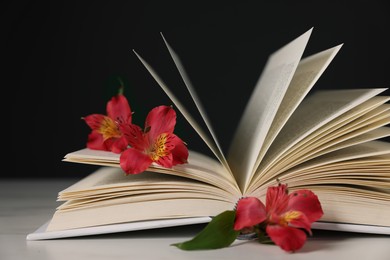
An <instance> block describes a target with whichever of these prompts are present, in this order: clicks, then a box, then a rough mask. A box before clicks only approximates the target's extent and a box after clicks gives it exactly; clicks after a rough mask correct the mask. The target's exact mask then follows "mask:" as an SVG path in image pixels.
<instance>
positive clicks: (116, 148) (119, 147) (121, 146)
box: [107, 136, 127, 153]
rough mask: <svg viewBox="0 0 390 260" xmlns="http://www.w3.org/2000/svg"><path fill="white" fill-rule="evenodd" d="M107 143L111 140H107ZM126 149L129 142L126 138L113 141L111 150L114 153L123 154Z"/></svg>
mask: <svg viewBox="0 0 390 260" xmlns="http://www.w3.org/2000/svg"><path fill="white" fill-rule="evenodd" d="M107 141H109V140H107ZM126 149H127V140H126V138H125V137H124V136H122V137H121V138H118V139H115V140H113V142H112V145H111V148H110V150H111V151H112V152H113V153H121V152H123V151H124V150H126Z"/></svg>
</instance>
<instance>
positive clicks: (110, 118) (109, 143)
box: [83, 91, 132, 153]
mask: <svg viewBox="0 0 390 260" xmlns="http://www.w3.org/2000/svg"><path fill="white" fill-rule="evenodd" d="M106 111H107V115H102V114H91V115H88V116H86V117H84V118H83V119H84V120H85V122H86V123H87V125H88V126H89V127H90V128H91V129H92V131H91V133H90V134H89V135H88V141H87V147H88V148H90V149H94V150H104V151H111V152H114V153H121V152H122V151H124V150H125V149H126V148H127V146H128V143H127V140H126V138H125V137H124V136H123V134H122V132H121V130H120V129H121V127H120V126H121V125H122V124H131V120H132V119H131V118H132V112H131V108H130V105H129V103H128V101H127V98H126V97H125V96H124V95H123V94H122V91H119V93H118V94H117V95H116V96H114V97H112V98H111V100H110V101H108V102H107V105H106Z"/></svg>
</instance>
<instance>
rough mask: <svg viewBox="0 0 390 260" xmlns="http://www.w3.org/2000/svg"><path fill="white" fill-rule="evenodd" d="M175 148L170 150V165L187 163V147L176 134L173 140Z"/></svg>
mask: <svg viewBox="0 0 390 260" xmlns="http://www.w3.org/2000/svg"><path fill="white" fill-rule="evenodd" d="M172 141H173V142H174V143H175V148H174V149H173V150H172V157H173V158H172V159H173V160H172V165H176V164H183V163H187V162H188V161H187V160H188V149H187V146H186V145H185V144H184V142H183V141H182V140H181V139H180V138H179V137H178V136H176V138H175V139H174V140H172Z"/></svg>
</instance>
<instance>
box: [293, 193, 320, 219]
mask: <svg viewBox="0 0 390 260" xmlns="http://www.w3.org/2000/svg"><path fill="white" fill-rule="evenodd" d="M286 210H295V211H300V212H302V213H303V214H305V215H306V217H307V218H308V221H309V222H310V223H312V222H314V221H317V220H319V219H320V218H321V217H322V215H323V214H324V212H323V211H322V207H321V203H320V201H319V200H318V197H317V195H315V194H314V193H313V192H312V191H311V190H297V191H294V192H292V193H291V194H290V195H289V202H288V206H287V208H286Z"/></svg>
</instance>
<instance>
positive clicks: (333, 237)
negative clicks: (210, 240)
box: [0, 179, 390, 260]
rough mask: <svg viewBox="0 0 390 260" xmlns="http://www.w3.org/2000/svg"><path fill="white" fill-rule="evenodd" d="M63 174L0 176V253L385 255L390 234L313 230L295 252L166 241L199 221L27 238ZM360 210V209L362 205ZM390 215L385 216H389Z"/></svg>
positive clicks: (62, 184)
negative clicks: (186, 246) (193, 247)
mask: <svg viewBox="0 0 390 260" xmlns="http://www.w3.org/2000/svg"><path fill="white" fill-rule="evenodd" d="M75 181H76V180H75V179H66V180H42V179H41V180H40V179H38V180H24V179H20V180H17V179H14V180H9V179H7V180H3V179H0V259H1V260H8V259H10V260H11V259H12V260H19V259H32V260H34V259H39V260H45V259H51V260H53V259H54V260H55V259H66V260H73V259H74V260H79V259H93V260H99V259H224V260H227V259H310V260H320V259H326V260H332V259H337V260H338V259H342V260H347V259H354V260H364V259H367V260H376V259H377V260H390V236H388V235H375V234H359V233H347V232H336V231H323V230H313V236H312V237H310V238H309V239H308V241H307V242H306V244H305V245H304V247H303V248H302V249H301V250H300V251H298V252H296V253H293V254H291V253H287V252H284V251H283V250H281V249H280V248H279V247H277V246H275V245H261V244H259V243H257V242H256V241H236V242H235V243H234V244H233V245H231V246H230V247H229V248H223V249H218V250H204V251H182V250H180V249H177V248H176V247H173V246H170V244H172V243H177V242H182V241H185V240H188V239H190V238H191V237H193V236H194V235H195V234H196V233H197V232H199V231H200V230H201V229H202V228H203V227H204V224H199V225H193V226H184V227H174V228H163V229H158V230H143V231H133V232H123V233H117V234H110V235H98V236H90V237H79V238H67V239H58V240H41V241H27V240H26V236H27V234H28V233H31V232H33V231H34V230H36V229H37V228H38V227H39V226H41V225H42V224H44V223H45V222H46V221H47V220H49V219H50V217H51V215H52V214H53V212H54V209H55V207H56V206H58V205H60V204H59V202H56V198H57V193H58V191H60V190H62V189H64V188H66V187H67V186H69V185H70V184H72V183H74V182H75ZM362 210H364V209H362ZM389 217H390V216H389Z"/></svg>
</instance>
